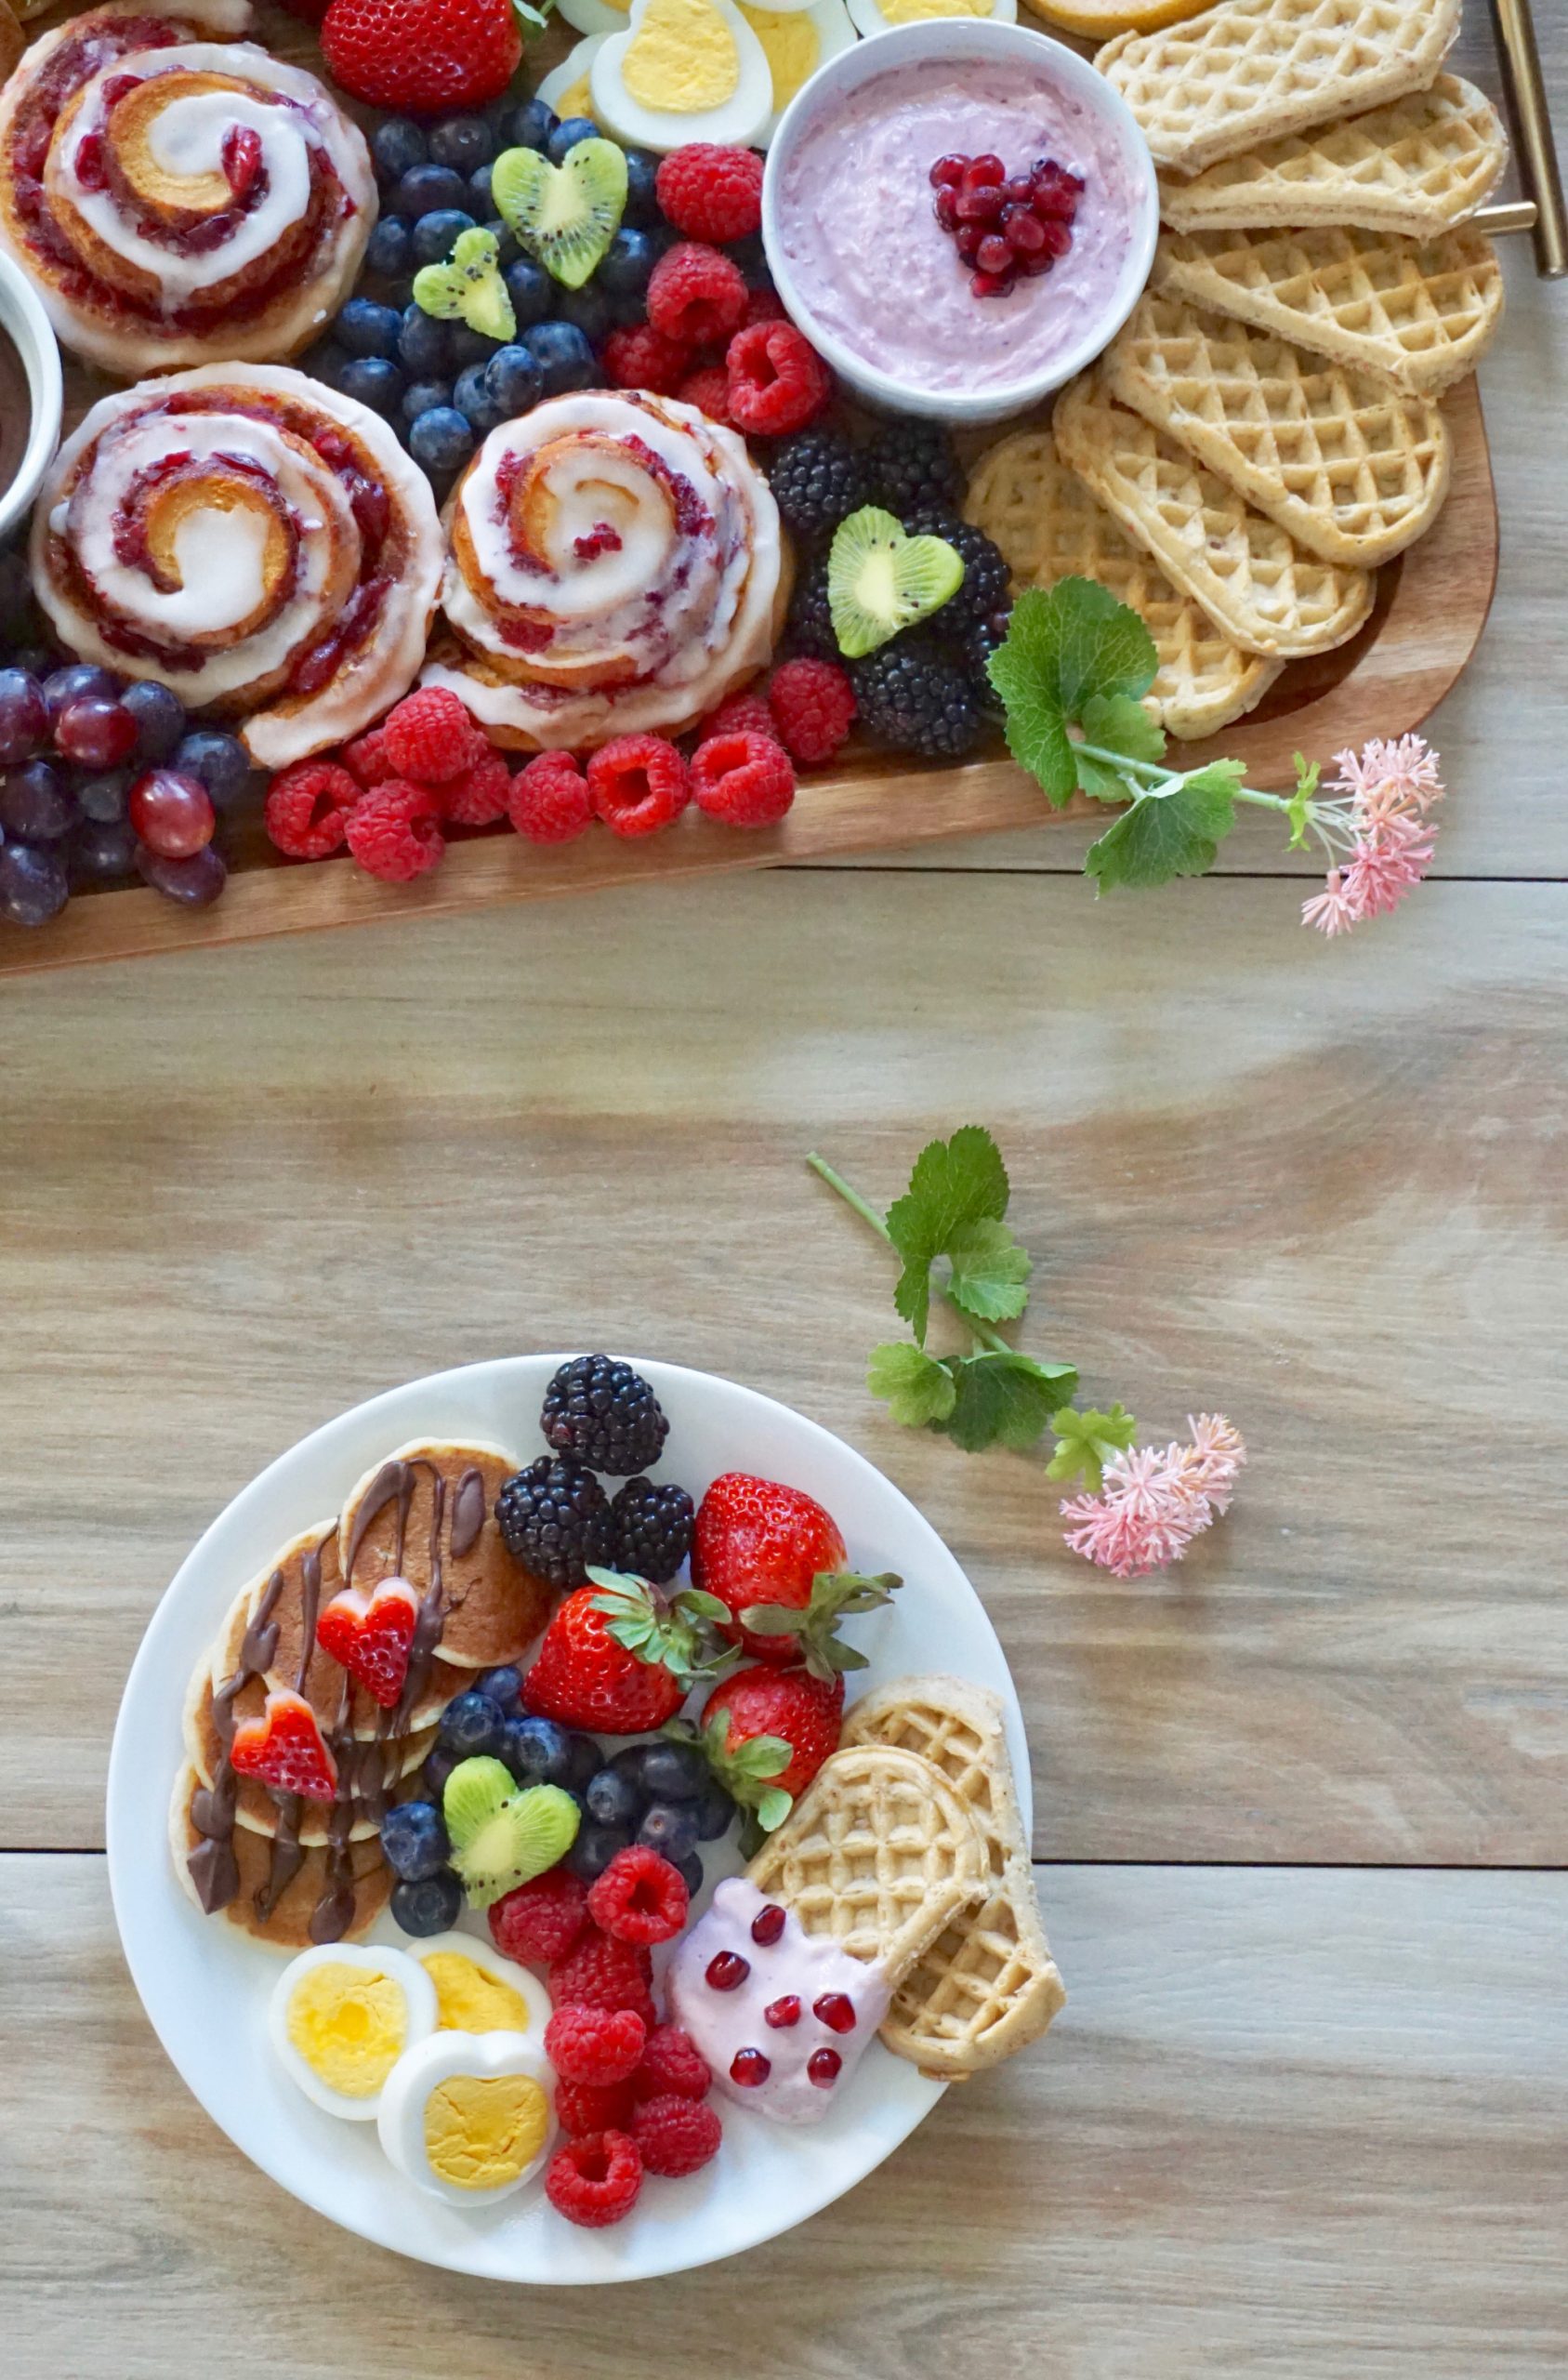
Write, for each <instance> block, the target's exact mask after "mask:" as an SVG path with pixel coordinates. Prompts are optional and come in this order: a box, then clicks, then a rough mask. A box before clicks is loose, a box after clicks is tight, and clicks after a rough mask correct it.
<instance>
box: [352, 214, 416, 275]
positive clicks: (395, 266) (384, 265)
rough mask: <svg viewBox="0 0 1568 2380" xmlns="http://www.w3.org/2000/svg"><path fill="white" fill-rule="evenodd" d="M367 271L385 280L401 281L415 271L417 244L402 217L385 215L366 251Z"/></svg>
mask: <svg viewBox="0 0 1568 2380" xmlns="http://www.w3.org/2000/svg"><path fill="white" fill-rule="evenodd" d="M364 261H365V270H366V271H367V272H374V273H376V274H378V275H379V277H380V278H381V279H382V280H383V281H401V280H402V277H403V275H404V274H405V273H407V272H412V271H413V270H414V242H413V239H412V237H411V235H410V232H409V228H408V225H407V224H406V223H405V222H404V221H403V219H402V216H401V215H383V217H382V218H381V220H380V222H379V223H377V225H376V229H375V231H373V232H372V233H371V235H370V239H369V243H368V245H366V248H365V252H364Z"/></svg>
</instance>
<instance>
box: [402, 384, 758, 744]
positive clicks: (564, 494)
mask: <svg viewBox="0 0 1568 2380" xmlns="http://www.w3.org/2000/svg"><path fill="white" fill-rule="evenodd" d="M445 518H446V523H447V537H448V545H449V549H450V550H449V557H448V561H447V565H446V575H445V579H444V581H443V584H442V588H441V606H442V609H443V611H444V613H445V615H446V618H447V620H448V622H449V623H450V625H451V627H452V628H453V629H454V630H455V634H456V637H457V639H458V640H460V644H461V649H460V650H459V649H457V648H456V647H454V648H453V649H452V650H451V651H449V652H447V653H446V654H444V655H441V657H439V658H437V659H436V660H434V661H432V663H431V664H430V666H429V667H428V668H427V669H426V671H425V673H424V681H425V683H426V684H427V685H440V686H448V687H450V688H451V689H452V691H453V692H454V693H455V694H458V695H459V696H460V697H461V699H462V700H463V701H464V702H465V703H466V704H467V705H468V709H469V710H470V711H471V712H472V714H473V716H474V718H475V719H476V720H477V721H479V723H480V725H481V727H483V729H484V730H485V732H486V733H487V734H489V736H490V738H491V740H492V741H493V742H494V743H496V744H502V745H508V746H511V747H514V748H519V749H529V750H537V749H546V748H549V749H571V750H577V751H582V750H584V749H586V748H587V747H591V746H594V745H598V744H603V743H606V742H608V741H609V740H610V738H611V737H613V736H616V735H626V734H639V733H640V732H642V731H644V730H648V729H657V730H659V731H660V732H661V733H662V734H679V733H680V731H681V730H682V729H683V728H686V727H689V726H691V725H692V723H693V722H694V721H696V720H698V719H700V718H701V717H702V716H703V714H704V713H705V712H706V711H709V710H711V709H712V708H713V707H714V706H715V705H716V704H717V703H718V702H719V701H720V700H721V699H722V697H723V696H724V695H725V694H727V693H729V692H730V691H731V689H732V688H734V687H736V686H738V685H740V684H742V683H743V682H744V681H745V680H746V679H748V678H751V677H753V676H755V675H756V673H757V671H758V669H760V668H762V667H763V666H764V664H765V663H766V661H767V659H768V656H769V655H770V653H771V650H772V646H773V642H774V640H775V636H776V633H777V629H778V627H779V623H780V618H781V615H782V611H783V605H784V597H785V595H786V593H787V588H786V585H785V572H784V554H783V550H782V546H781V540H780V532H779V516H778V509H777V507H776V506H775V504H774V502H773V498H772V496H771V494H770V492H769V489H768V485H767V483H766V481H765V480H764V479H763V478H762V476H761V474H760V472H758V469H756V467H755V466H754V464H753V463H752V462H751V461H750V459H749V457H748V456H747V454H746V451H745V447H744V443H743V442H742V441H741V439H740V438H738V437H737V436H736V435H735V433H734V432H733V431H732V430H723V429H720V428H719V427H718V425H717V424H716V423H714V422H712V421H710V420H709V419H708V418H707V417H706V416H705V414H702V413H700V412H698V410H697V408H696V407H695V406H694V405H688V404H681V403H678V402H677V401H676V400H675V399H673V398H669V397H655V396H651V395H648V394H646V393H643V392H636V393H633V392H622V391H609V390H586V391H585V392H584V393H582V394H578V395H572V396H563V397H554V398H551V399H549V400H548V401H547V403H544V404H540V405H536V406H535V407H534V410H533V412H532V413H530V414H528V415H526V416H525V417H523V418H522V419H520V420H518V421H510V422H506V423H504V424H503V425H502V426H501V428H500V429H499V430H492V432H491V434H490V436H489V437H488V438H487V439H486V440H485V442H484V443H483V445H482V446H481V448H480V450H479V453H478V454H477V455H476V456H474V459H473V461H472V462H471V463H470V464H469V466H468V469H467V470H466V471H465V473H464V475H463V477H462V479H461V480H460V481H459V482H458V484H457V486H456V488H455V491H454V493H453V496H452V498H451V501H450V504H449V507H448V509H447V513H446V515H445Z"/></svg>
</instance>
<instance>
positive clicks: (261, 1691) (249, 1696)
mask: <svg viewBox="0 0 1568 2380" xmlns="http://www.w3.org/2000/svg"><path fill="white" fill-rule="evenodd" d="M203 1684H204V1680H203V1679H202V1677H201V1674H200V1673H198V1674H197V1676H196V1677H195V1678H194V1679H192V1681H191V1685H192V1687H193V1688H195V1687H198V1686H202V1685H203ZM266 1703H267V1688H266V1686H264V1685H263V1683H262V1681H261V1680H260V1679H259V1678H257V1679H254V1680H253V1681H252V1682H251V1684H250V1685H248V1686H242V1687H241V1689H240V1692H239V1693H238V1694H237V1695H236V1696H235V1698H234V1711H235V1715H236V1718H237V1719H238V1720H239V1721H240V1722H241V1723H242V1724H243V1723H244V1721H245V1720H246V1719H259V1718H260V1717H261V1716H262V1713H263V1712H264V1711H265V1709H266ZM435 1740H436V1730H435V1728H434V1727H433V1726H428V1727H420V1728H418V1729H416V1730H415V1732H414V1733H413V1734H412V1735H407V1736H401V1737H399V1738H397V1739H395V1740H393V1741H389V1742H388V1743H386V1744H384V1745H383V1746H381V1747H380V1748H379V1751H378V1750H377V1748H376V1743H375V1740H374V1739H373V1738H361V1739H359V1741H360V1750H361V1752H362V1756H363V1757H364V1758H366V1759H367V1760H370V1761H373V1762H374V1763H375V1772H374V1773H375V1775H376V1778H377V1781H379V1779H380V1778H385V1779H386V1784H387V1788H388V1793H389V1798H397V1789H398V1787H399V1786H400V1785H401V1784H402V1780H403V1779H404V1778H407V1777H411V1776H412V1775H413V1774H414V1772H415V1769H417V1768H420V1767H422V1766H423V1765H424V1763H425V1760H426V1758H427V1756H428V1753H429V1752H431V1751H432V1749H433V1748H434V1745H435ZM185 1752H186V1757H187V1758H188V1759H189V1761H190V1763H191V1766H192V1768H194V1769H195V1771H196V1773H197V1775H198V1776H199V1777H200V1778H201V1780H202V1782H203V1784H204V1785H210V1784H211V1783H212V1781H213V1778H215V1777H216V1776H217V1770H218V1765H219V1763H220V1761H221V1759H222V1756H223V1753H222V1746H221V1745H220V1743H219V1742H218V1736H217V1723H216V1721H215V1719H214V1716H213V1698H212V1687H211V1686H210V1684H207V1685H206V1686H205V1691H204V1692H194V1691H193V1692H192V1694H191V1696H190V1697H189V1698H188V1699H187V1702H186V1709H185ZM234 1816H235V1818H236V1820H237V1822H238V1823H239V1825H241V1826H248V1827H249V1828H250V1829H251V1830H252V1831H253V1832H254V1833H256V1834H273V1833H275V1832H276V1831H277V1824H278V1805H277V1804H276V1802H275V1801H274V1800H273V1798H272V1795H271V1793H270V1791H269V1789H268V1788H267V1787H266V1786H265V1785H264V1784H263V1783H262V1782H261V1780H260V1778H257V1777H242V1778H241V1779H240V1792H239V1800H238V1801H237V1803H236V1804H235V1808H234ZM377 1830H378V1821H377V1820H376V1818H372V1817H370V1816H368V1815H366V1816H364V1817H362V1818H356V1819H355V1820H354V1827H353V1835H354V1840H355V1841H356V1842H358V1841H361V1840H362V1839H363V1838H364V1837H367V1836H369V1835H372V1834H375V1833H376V1831H377ZM299 1840H300V1841H301V1843H324V1842H325V1841H326V1805H324V1803H314V1802H312V1803H308V1804H307V1805H306V1807H305V1812H304V1815H303V1818H302V1819H301V1822H300V1828H299Z"/></svg>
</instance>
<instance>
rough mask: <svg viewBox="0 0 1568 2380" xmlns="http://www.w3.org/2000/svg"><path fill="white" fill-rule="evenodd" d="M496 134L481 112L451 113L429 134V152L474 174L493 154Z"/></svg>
mask: <svg viewBox="0 0 1568 2380" xmlns="http://www.w3.org/2000/svg"><path fill="white" fill-rule="evenodd" d="M493 154H494V133H493V132H492V131H491V128H490V126H489V125H487V124H486V122H485V120H484V118H483V116H481V115H449V116H448V117H447V118H446V119H445V121H444V123H441V124H438V125H437V126H436V127H435V130H434V131H433V132H432V133H431V135H430V155H431V158H432V160H433V161H434V163H435V164H436V165H455V166H456V168H457V170H458V172H459V173H460V174H471V173H472V172H473V170H474V167H475V166H476V165H483V164H484V163H485V161H486V159H487V158H489V157H490V156H492V155H493Z"/></svg>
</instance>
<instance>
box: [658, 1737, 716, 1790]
mask: <svg viewBox="0 0 1568 2380" xmlns="http://www.w3.org/2000/svg"><path fill="white" fill-rule="evenodd" d="M707 1781H708V1765H707V1762H706V1761H705V1759H704V1758H703V1755H702V1753H701V1752H700V1751H699V1750H698V1748H697V1746H696V1745H695V1744H677V1743H662V1744H650V1745H649V1746H648V1749H647V1752H645V1753H644V1755H643V1761H642V1782H643V1786H644V1789H645V1791H646V1792H648V1794H649V1796H650V1797H651V1799H652V1800H653V1801H655V1802H694V1801H696V1799H697V1798H698V1796H699V1795H700V1794H701V1792H702V1791H703V1789H704V1787H705V1785H706V1783H707Z"/></svg>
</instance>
